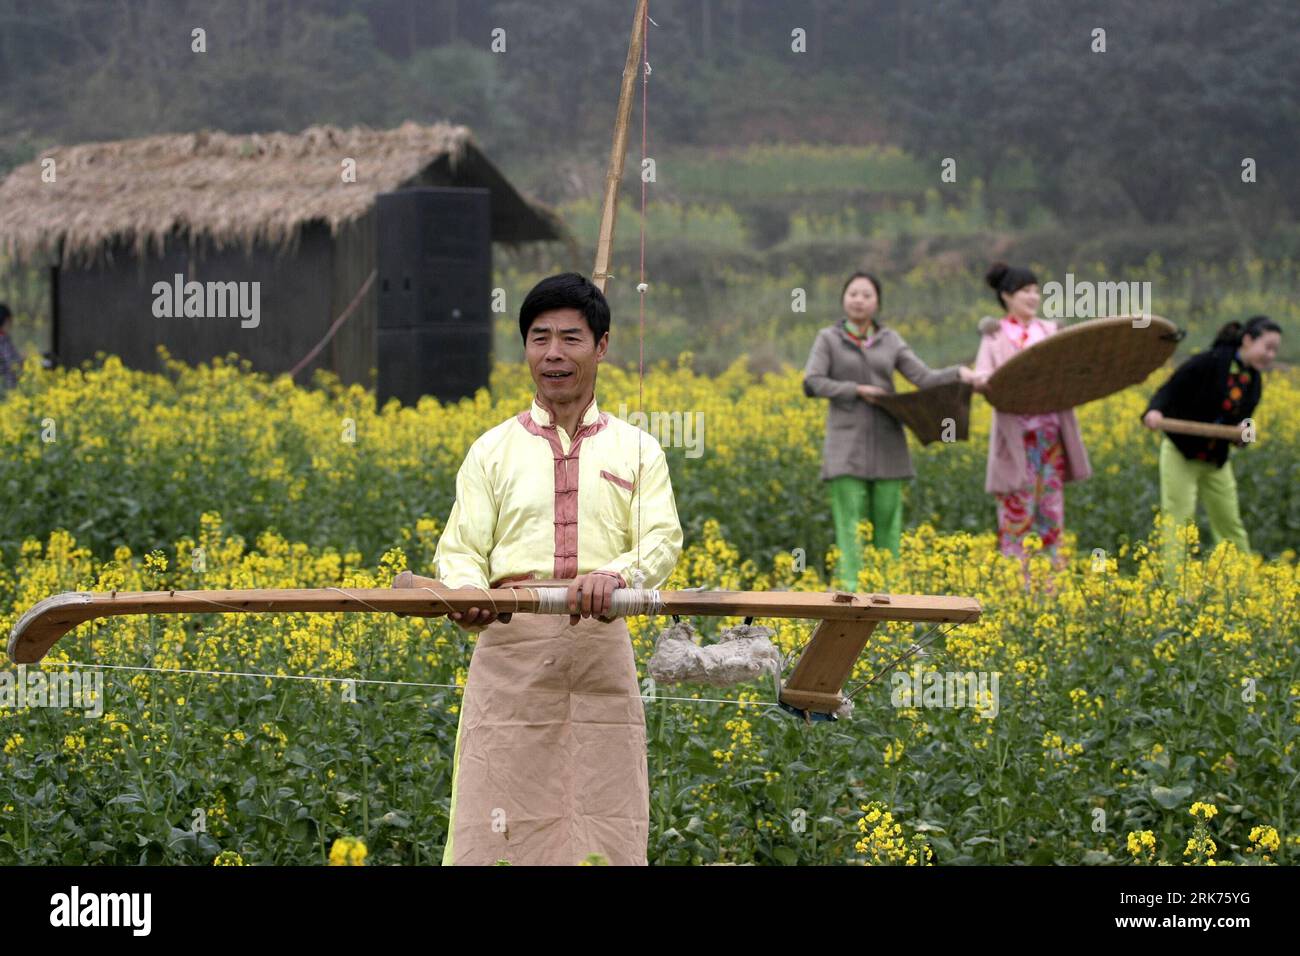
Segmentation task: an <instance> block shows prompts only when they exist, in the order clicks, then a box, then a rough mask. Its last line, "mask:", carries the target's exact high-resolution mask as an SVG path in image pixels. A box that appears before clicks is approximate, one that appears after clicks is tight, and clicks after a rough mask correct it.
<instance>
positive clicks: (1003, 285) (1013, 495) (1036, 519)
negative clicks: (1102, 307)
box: [975, 262, 1092, 567]
mask: <svg viewBox="0 0 1300 956" xmlns="http://www.w3.org/2000/svg"><path fill="white" fill-rule="evenodd" d="M985 278H986V281H987V282H988V284H989V285H990V286H991V287H992V288H993V294H994V295H996V296H997V298H998V302H999V304H1000V305H1001V306H1002V308H1003V309H1005V310H1006V315H1005V316H1004V317H1003V318H1001V319H997V318H992V319H988V318H986V319H984V320H983V321H981V322H980V332H981V333H982V335H981V338H980V347H979V354H978V355H977V356H976V358H975V373H976V374H977V375H980V376H988V375H992V374H993V372H994V371H996V370H997V368H998V367H999V366H1000V365H1002V363H1004V362H1005V361H1006V360H1007V359H1009V358H1011V356H1013V355H1015V354H1016V353H1017V352H1019V351H1020V350H1021V349H1023V348H1026V347H1028V346H1030V345H1033V344H1034V343H1035V342H1039V341H1042V340H1043V339H1045V338H1047V337H1048V336H1049V335H1052V334H1053V333H1054V332H1056V323H1055V322H1048V321H1045V320H1043V319H1040V318H1038V317H1037V313H1038V304H1039V302H1040V301H1041V296H1040V294H1039V291H1038V279H1037V277H1036V276H1035V275H1034V274H1033V273H1032V272H1030V271H1029V270H1028V269H1024V268H1018V267H1013V266H1008V265H1007V264H1006V263H1002V262H997V263H994V264H993V266H992V267H991V268H990V269H989V272H988V275H987V276H986V277H985ZM1091 474H1092V466H1091V465H1090V464H1089V463H1088V452H1087V450H1086V449H1085V448H1084V447H1083V440H1082V439H1081V438H1080V437H1079V422H1078V420H1077V419H1076V418H1075V416H1074V409H1067V410H1066V411H1063V412H1048V413H1046V414H1039V415H1012V414H1004V413H1002V412H999V411H996V410H995V411H994V412H993V424H992V426H991V427H990V429H989V463H988V471H987V474H986V477H985V482H984V490H985V491H987V492H990V493H991V494H993V495H994V496H996V498H997V502H998V549H999V550H1000V551H1001V552H1002V553H1003V554H1008V555H1015V556H1017V557H1019V558H1021V559H1024V558H1025V557H1027V555H1026V554H1025V547H1024V539H1025V535H1027V534H1029V533H1031V532H1032V533H1033V534H1035V535H1037V536H1038V538H1039V539H1040V540H1041V541H1042V543H1043V550H1045V551H1047V552H1048V553H1049V554H1051V555H1052V557H1053V563H1054V564H1056V566H1057V567H1059V566H1060V565H1059V563H1058V562H1057V561H1056V560H1055V559H1056V553H1057V547H1058V546H1059V545H1060V542H1061V534H1062V530H1063V525H1064V522H1065V492H1064V490H1063V489H1064V485H1065V482H1067V481H1082V480H1083V479H1085V478H1087V477H1088V476H1089V475H1091Z"/></svg>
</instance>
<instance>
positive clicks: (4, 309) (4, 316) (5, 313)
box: [0, 302, 13, 325]
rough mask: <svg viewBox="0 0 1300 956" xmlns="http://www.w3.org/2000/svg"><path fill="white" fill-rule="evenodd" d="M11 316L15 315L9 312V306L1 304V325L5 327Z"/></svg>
mask: <svg viewBox="0 0 1300 956" xmlns="http://www.w3.org/2000/svg"><path fill="white" fill-rule="evenodd" d="M11 315H13V313H12V312H10V311H9V306H7V305H5V304H4V303H3V302H0V325H4V324H5V322H7V321H8V320H9V317H10V316H11Z"/></svg>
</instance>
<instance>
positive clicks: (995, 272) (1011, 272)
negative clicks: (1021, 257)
mask: <svg viewBox="0 0 1300 956" xmlns="http://www.w3.org/2000/svg"><path fill="white" fill-rule="evenodd" d="M984 281H985V282H987V283H988V284H989V288H991V289H992V290H993V295H994V296H995V297H996V298H997V300H998V304H999V305H1001V306H1002V307H1003V308H1004V309H1005V308H1006V307H1007V303H1006V300H1004V299H1003V298H1002V297H1003V296H1004V295H1011V294H1012V293H1015V292H1019V291H1020V290H1021V289H1023V288H1024V287H1025V286H1027V285H1038V276H1036V275H1034V274H1033V273H1032V272H1030V271H1029V270H1028V269H1024V268H1022V267H1020V266H1009V265H1007V264H1006V263H1005V262H995V263H993V265H991V266H989V271H988V273H987V274H986V275H985V276H984Z"/></svg>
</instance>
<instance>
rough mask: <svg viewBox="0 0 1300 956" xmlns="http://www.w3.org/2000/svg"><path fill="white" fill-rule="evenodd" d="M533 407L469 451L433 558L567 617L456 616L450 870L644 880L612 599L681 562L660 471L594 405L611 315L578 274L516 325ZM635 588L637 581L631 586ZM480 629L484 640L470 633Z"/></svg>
mask: <svg viewBox="0 0 1300 956" xmlns="http://www.w3.org/2000/svg"><path fill="white" fill-rule="evenodd" d="M519 330H520V333H521V334H522V336H523V339H524V347H525V354H526V358H527V361H528V367H529V370H530V371H531V372H532V376H533V382H534V383H535V385H536V389H537V390H536V394H535V396H534V399H533V402H532V407H531V408H529V409H528V410H527V411H524V412H521V413H520V414H518V415H517V416H515V417H513V418H510V419H508V420H507V421H504V422H502V423H501V424H500V425H497V426H496V427H495V428H492V429H491V430H489V431H488V432H486V433H485V434H483V435H482V436H480V437H479V439H478V440H477V441H475V442H474V444H473V446H472V447H471V448H470V450H469V452H468V454H467V455H466V457H465V461H464V463H463V464H462V465H461V468H460V471H459V472H458V474H457V476H456V501H455V504H454V505H453V506H452V509H451V515H450V516H449V517H448V519H447V527H446V530H445V531H444V533H443V535H442V538H441V539H440V540H439V542H438V548H437V552H436V554H435V561H436V563H437V567H438V578H439V579H440V580H441V582H442V583H443V584H444V585H445V586H447V587H452V588H487V587H503V586H508V585H509V584H511V583H515V582H523V581H526V582H528V583H529V585H532V584H536V583H541V582H542V581H543V580H548V579H549V580H553V581H563V582H564V583H566V584H567V585H568V587H569V602H570V603H569V607H570V609H571V611H573V614H572V615H571V616H570V617H568V618H565V617H564V616H563V615H534V614H516V615H513V616H512V617H513V619H510V617H507V618H506V619H497V618H496V617H495V615H494V614H493V613H492V611H491V609H490V608H486V607H485V608H474V609H471V610H470V611H468V612H466V613H464V614H459V613H457V614H453V615H452V616H453V618H455V619H456V620H457V621H458V623H459V624H460V625H461V626H462V627H465V628H467V629H469V630H477V631H479V634H478V639H477V642H476V645H475V649H474V654H473V657H472V659H471V661H470V667H469V674H468V677H467V679H466V682H465V693H464V700H463V703H462V706H461V711H460V723H459V726H458V728H457V734H456V751H455V759H454V763H453V771H452V794H451V820H450V825H449V831H448V836H447V846H446V850H445V852H444V855H443V863H444V864H493V863H496V862H497V861H499V860H508V861H509V862H511V863H513V864H539V865H566V864H576V863H579V862H581V861H582V860H584V859H585V858H586V857H587V856H588V855H590V854H592V853H599V854H601V855H602V856H604V857H605V858H606V859H607V860H608V861H609V862H610V863H612V864H615V865H619V864H622V865H632V864H642V865H643V864H645V862H646V845H647V841H648V838H649V786H648V775H647V769H646V739H645V712H644V708H643V705H642V702H641V697H640V691H639V688H638V685H637V678H636V662H635V660H634V658H633V654H632V645H631V640H630V637H629V635H628V630H627V625H626V624H625V623H624V622H623V621H622V620H614V621H612V622H602V621H601V620H599V618H600V617H602V616H604V615H605V614H606V612H607V611H608V610H609V607H610V598H611V595H612V594H613V592H614V590H615V589H616V588H620V587H630V586H633V585H634V583H635V582H636V581H637V580H638V579H640V586H642V587H646V588H654V587H659V586H661V585H662V584H663V583H664V582H666V581H667V580H668V577H669V575H670V574H671V573H672V570H673V568H674V566H675V565H676V563H677V559H678V556H679V555H680V554H681V547H682V531H681V525H680V524H679V522H678V518H677V506H676V502H675V501H674V499H673V491H672V483H671V481H670V480H669V475H668V465H667V461H666V459H665V457H664V453H663V450H662V449H661V448H660V447H659V443H658V442H657V441H656V440H655V439H654V438H653V437H652V436H651V435H649V434H647V433H646V432H644V431H642V430H641V429H639V428H636V427H634V426H632V425H630V424H628V423H626V422H624V421H622V420H621V419H618V418H615V417H613V416H611V415H610V414H609V413H608V412H602V411H601V410H600V409H599V408H598V407H597V405H596V395H595V389H596V371H597V366H598V365H599V363H600V362H601V361H602V360H603V359H604V357H605V354H606V351H607V350H608V348H609V305H608V303H607V302H606V301H605V297H604V295H603V294H601V292H600V290H599V289H597V288H596V287H595V286H594V285H593V284H592V283H590V282H589V281H587V280H586V279H585V278H584V277H582V276H580V275H578V274H576V273H566V274H563V275H557V276H551V277H550V278H548V279H543V280H542V281H541V282H539V283H538V284H537V285H536V286H535V287H534V288H533V289H532V291H530V292H529V293H528V295H527V297H526V298H525V299H524V302H523V305H522V306H521V308H520V312H519ZM638 572H639V573H638ZM480 628H481V629H482V630H479V629H480Z"/></svg>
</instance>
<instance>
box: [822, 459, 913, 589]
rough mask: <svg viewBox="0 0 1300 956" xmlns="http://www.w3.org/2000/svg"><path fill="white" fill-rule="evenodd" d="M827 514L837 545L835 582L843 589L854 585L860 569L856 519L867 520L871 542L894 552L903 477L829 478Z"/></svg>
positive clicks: (899, 525)
mask: <svg viewBox="0 0 1300 956" xmlns="http://www.w3.org/2000/svg"><path fill="white" fill-rule="evenodd" d="M829 484H830V490H831V515H832V516H833V518H834V519H835V544H836V545H837V546H838V547H839V549H840V562H839V566H838V568H837V570H836V575H835V583H836V586H837V587H839V588H842V589H844V590H847V591H856V590H857V589H858V572H859V571H861V570H862V536H861V535H860V534H859V533H858V523H859V522H861V521H862V519H863V518H869V519H870V520H871V531H872V535H871V543H872V544H874V545H875V546H876V547H877V548H881V549H882V550H883V549H888V550H890V551H892V552H893V553H894V555H895V556H897V555H898V539H899V538H900V537H901V536H902V534H903V479H901V478H878V479H876V480H874V481H865V480H863V479H862V478H854V477H853V476H852V475H841V476H840V477H839V478H832V479H831V480H830V482H829Z"/></svg>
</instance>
